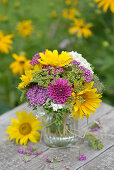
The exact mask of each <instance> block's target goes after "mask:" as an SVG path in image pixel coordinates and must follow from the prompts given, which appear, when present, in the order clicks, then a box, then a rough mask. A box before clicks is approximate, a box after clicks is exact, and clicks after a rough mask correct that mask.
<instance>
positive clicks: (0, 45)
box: [0, 30, 13, 54]
mask: <svg viewBox="0 0 114 170" xmlns="http://www.w3.org/2000/svg"><path fill="white" fill-rule="evenodd" d="M12 38H13V35H12V34H8V35H4V32H3V31H2V30H0V52H2V53H5V54H8V53H9V51H10V50H11V49H12V46H11V44H13V41H12Z"/></svg>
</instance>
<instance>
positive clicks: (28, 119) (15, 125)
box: [6, 111, 42, 145]
mask: <svg viewBox="0 0 114 170" xmlns="http://www.w3.org/2000/svg"><path fill="white" fill-rule="evenodd" d="M16 113H17V118H18V120H16V119H14V118H12V120H11V126H8V128H7V130H6V132H7V133H8V134H9V139H10V140H12V139H15V140H16V143H17V144H18V143H20V144H21V145H26V144H27V142H28V140H30V141H31V142H34V143H37V141H38V140H39V139H40V133H39V132H38V130H40V129H41V128H42V126H41V124H42V122H41V121H39V120H37V119H36V117H35V116H33V113H32V112H30V114H28V113H27V112H25V111H21V112H20V113H19V112H16Z"/></svg>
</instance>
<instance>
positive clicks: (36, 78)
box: [18, 50, 102, 146]
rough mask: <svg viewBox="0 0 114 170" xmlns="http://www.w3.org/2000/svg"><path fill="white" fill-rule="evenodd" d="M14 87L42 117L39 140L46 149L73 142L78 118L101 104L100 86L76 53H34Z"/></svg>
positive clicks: (89, 66) (86, 115)
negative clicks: (44, 144) (41, 138)
mask: <svg viewBox="0 0 114 170" xmlns="http://www.w3.org/2000/svg"><path fill="white" fill-rule="evenodd" d="M30 65H31V66H30V67H29V69H27V70H26V71H25V75H22V76H21V78H20V79H21V80H22V82H21V83H20V84H19V86H18V88H19V89H20V90H22V92H23V93H22V94H25V97H26V99H27V102H28V103H29V105H30V106H31V107H33V109H36V110H37V116H40V117H42V122H43V129H42V137H43V141H44V142H45V143H46V144H47V145H49V146H69V145H72V144H74V143H75V142H76V140H77V137H76V132H77V131H78V130H77V128H78V122H77V120H78V119H79V118H80V119H81V118H82V119H84V118H87V119H88V118H89V116H90V115H91V113H94V112H95V108H98V107H99V105H100V102H101V99H100V98H101V90H102V84H101V83H100V81H99V79H98V77H97V76H96V75H95V74H94V72H93V68H92V66H91V65H90V64H89V63H88V62H87V60H86V59H84V58H83V57H82V55H81V54H78V53H77V52H73V51H72V52H62V53H61V54H58V51H57V50H54V51H49V50H46V51H45V52H41V53H37V54H35V55H34V56H33V59H32V60H31V62H30Z"/></svg>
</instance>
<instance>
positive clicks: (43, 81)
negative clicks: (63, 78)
mask: <svg viewBox="0 0 114 170" xmlns="http://www.w3.org/2000/svg"><path fill="white" fill-rule="evenodd" d="M50 74H51V75H49V71H48V70H47V69H42V70H39V71H35V72H34V73H33V79H32V80H31V82H34V83H38V85H39V86H42V87H48V86H49V84H50V82H51V80H53V79H54V78H55V74H54V69H53V68H50ZM59 74H60V72H59V70H58V72H57V75H56V79H59V78H60V76H59Z"/></svg>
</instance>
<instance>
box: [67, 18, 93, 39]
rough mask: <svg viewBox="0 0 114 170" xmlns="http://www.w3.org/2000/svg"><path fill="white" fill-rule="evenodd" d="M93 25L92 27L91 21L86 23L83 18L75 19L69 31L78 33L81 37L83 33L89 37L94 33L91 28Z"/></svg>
mask: <svg viewBox="0 0 114 170" xmlns="http://www.w3.org/2000/svg"><path fill="white" fill-rule="evenodd" d="M91 27H92V24H91V23H88V24H84V20H83V19H80V20H78V19H75V20H74V23H73V26H72V27H71V28H70V29H69V33H70V34H75V33H77V36H78V37H81V36H82V35H83V36H84V37H85V38H88V37H89V36H91V35H92V32H91V30H90V28H91Z"/></svg>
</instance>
